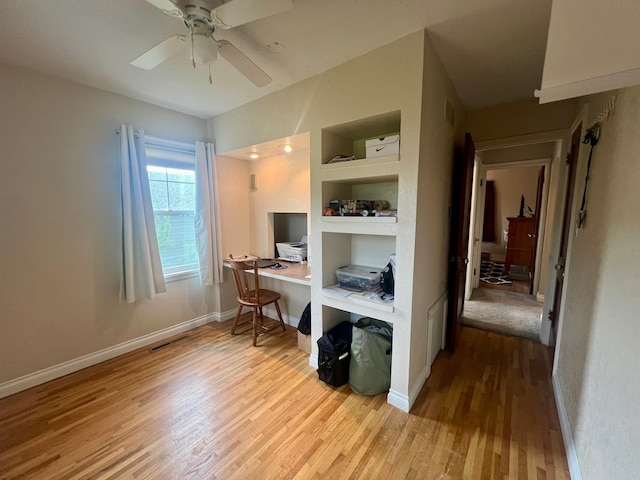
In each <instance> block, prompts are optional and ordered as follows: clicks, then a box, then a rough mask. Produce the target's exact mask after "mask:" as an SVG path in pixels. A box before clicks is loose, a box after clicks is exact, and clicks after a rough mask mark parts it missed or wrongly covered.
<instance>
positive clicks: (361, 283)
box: [336, 265, 380, 292]
mask: <svg viewBox="0 0 640 480" xmlns="http://www.w3.org/2000/svg"><path fill="white" fill-rule="evenodd" d="M336 277H338V284H339V285H340V286H341V287H342V288H346V289H348V290H356V291H360V292H361V291H364V290H368V291H373V290H375V289H376V288H377V287H378V285H379V284H380V270H379V269H377V268H375V267H363V266H360V265H347V266H345V267H340V268H338V269H337V270H336Z"/></svg>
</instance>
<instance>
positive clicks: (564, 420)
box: [551, 375, 582, 480]
mask: <svg viewBox="0 0 640 480" xmlns="http://www.w3.org/2000/svg"><path fill="white" fill-rule="evenodd" d="M551 382H552V384H553V395H554V397H555V399H556V408H557V410H558V418H559V419H560V430H561V431H562V440H563V442H564V449H565V450H566V453H567V463H568V465H569V475H570V476H571V480H582V472H581V471H580V463H579V462H578V453H577V452H576V446H575V444H574V443H573V435H572V434H571V424H570V423H569V416H568V415H567V409H566V407H565V405H564V398H563V397H562V390H561V388H560V384H559V383H558V377H557V376H556V375H554V376H553V377H551Z"/></svg>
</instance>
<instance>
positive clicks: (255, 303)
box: [229, 255, 286, 347]
mask: <svg viewBox="0 0 640 480" xmlns="http://www.w3.org/2000/svg"><path fill="white" fill-rule="evenodd" d="M229 264H230V265H231V271H232V272H233V279H234V280H235V282H236V288H237V289H238V304H239V305H238V311H237V312H236V318H235V319H234V320H233V326H232V327H231V335H235V333H236V328H237V327H238V320H239V319H240V315H241V314H242V308H243V307H250V308H252V309H253V316H252V318H251V322H252V323H253V346H254V347H255V346H256V345H257V343H258V337H260V336H262V335H264V334H265V333H267V332H270V331H272V330H274V329H276V328H277V327H278V324H277V323H275V324H273V325H270V326H268V327H267V326H265V324H264V317H263V315H262V307H264V306H266V305H269V304H271V303H273V304H275V306H276V311H277V312H278V318H279V319H280V324H279V325H280V326H281V327H282V331H283V332H285V331H286V327H285V325H284V320H282V312H280V305H278V300H279V299H280V294H279V293H278V292H274V291H273V290H266V289H263V288H260V281H259V275H258V258H257V257H250V256H243V257H236V258H234V257H233V256H232V255H229ZM250 270H253V273H252V272H250ZM251 279H253V281H252V280H251ZM245 323H248V322H245ZM240 325H244V323H242V324H240Z"/></svg>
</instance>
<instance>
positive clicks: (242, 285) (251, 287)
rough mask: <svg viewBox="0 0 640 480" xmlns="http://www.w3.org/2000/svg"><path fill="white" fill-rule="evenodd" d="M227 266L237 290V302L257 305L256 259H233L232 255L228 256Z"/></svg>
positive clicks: (258, 293)
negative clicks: (228, 265)
mask: <svg viewBox="0 0 640 480" xmlns="http://www.w3.org/2000/svg"><path fill="white" fill-rule="evenodd" d="M229 264H230V265H231V271H232V272H233V279H234V280H235V282H236V288H237V289H238V300H241V301H243V302H245V303H256V304H259V303H260V282H259V280H258V278H259V276H258V258H257V257H253V256H248V255H244V256H241V257H235V258H234V257H233V255H229ZM250 270H253V272H251V271H250Z"/></svg>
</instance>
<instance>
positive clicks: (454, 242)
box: [447, 133, 476, 351]
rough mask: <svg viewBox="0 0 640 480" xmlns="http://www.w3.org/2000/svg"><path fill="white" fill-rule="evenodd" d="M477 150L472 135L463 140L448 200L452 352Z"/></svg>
mask: <svg viewBox="0 0 640 480" xmlns="http://www.w3.org/2000/svg"><path fill="white" fill-rule="evenodd" d="M475 153H476V149H475V146H474V145H473V140H472V139H471V135H470V134H469V133H467V134H466V135H465V137H464V152H463V154H462V155H461V156H460V155H457V156H456V158H455V162H454V168H453V185H452V199H451V228H450V234H451V237H450V242H449V281H448V293H449V307H448V312H447V320H448V321H447V345H448V347H449V349H450V350H451V351H453V350H455V348H456V345H457V342H458V337H459V334H460V328H461V325H460V322H461V319H462V309H463V307H464V284H465V277H466V272H467V264H468V263H469V259H468V258H467V249H468V246H469V219H470V211H471V181H472V176H473V161H474V157H475Z"/></svg>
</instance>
